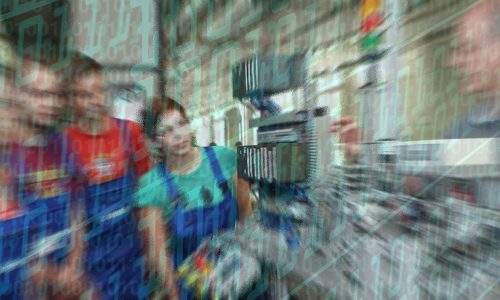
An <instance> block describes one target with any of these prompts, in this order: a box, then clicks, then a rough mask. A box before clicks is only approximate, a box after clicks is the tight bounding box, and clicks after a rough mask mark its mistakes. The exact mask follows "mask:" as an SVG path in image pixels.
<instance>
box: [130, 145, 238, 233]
mask: <svg viewBox="0 0 500 300" xmlns="http://www.w3.org/2000/svg"><path fill="white" fill-rule="evenodd" d="M211 148H212V149H213V150H214V152H215V155H216V157H217V161H218V162H219V165H220V167H221V169H222V173H223V175H224V178H225V179H226V180H227V183H228V186H229V188H230V190H231V192H232V193H233V195H235V191H236V188H235V185H234V182H233V176H234V174H235V172H236V163H237V162H236V152H235V151H234V150H232V149H230V148H226V147H220V146H219V147H211ZM200 154H201V156H202V161H201V163H200V166H199V167H198V168H197V169H196V170H194V171H193V172H192V173H189V174H186V175H177V174H172V176H173V178H174V182H175V184H176V186H177V188H178V189H179V191H180V192H181V193H182V194H183V196H184V199H185V200H184V203H183V208H184V209H185V210H189V209H193V208H197V207H203V206H210V205H214V204H217V203H220V202H222V200H224V197H223V195H222V191H221V189H220V188H219V186H218V185H217V180H216V178H215V175H214V173H213V171H212V168H211V166H210V161H209V159H208V157H207V154H206V153H205V150H203V149H202V148H200ZM134 202H135V205H136V206H137V207H158V208H161V209H162V210H163V216H164V221H165V223H167V222H168V221H170V219H171V217H172V214H173V211H174V201H173V199H170V198H169V194H168V191H167V186H166V182H165V180H164V178H163V176H162V174H161V172H160V171H159V170H158V167H154V168H153V169H151V170H150V171H149V172H148V173H146V174H144V175H143V176H141V178H140V179H139V182H138V187H137V190H136V192H135V194H134Z"/></svg>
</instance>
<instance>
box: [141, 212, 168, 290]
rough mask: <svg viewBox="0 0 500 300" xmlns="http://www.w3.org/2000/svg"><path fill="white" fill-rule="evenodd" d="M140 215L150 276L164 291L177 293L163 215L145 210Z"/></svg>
mask: <svg viewBox="0 0 500 300" xmlns="http://www.w3.org/2000/svg"><path fill="white" fill-rule="evenodd" d="M140 215H141V217H140V218H141V222H140V230H141V232H142V235H143V239H144V246H145V254H146V255H145V257H146V262H147V266H148V270H149V276H150V277H151V279H153V280H154V281H158V282H159V284H160V286H161V288H162V289H168V290H169V291H176V287H177V283H176V280H175V276H174V268H173V265H172V262H171V259H170V253H169V251H168V249H167V248H166V244H167V231H166V229H165V228H164V224H163V222H162V220H161V213H160V212H158V211H156V210H155V209H150V208H145V209H141V210H140Z"/></svg>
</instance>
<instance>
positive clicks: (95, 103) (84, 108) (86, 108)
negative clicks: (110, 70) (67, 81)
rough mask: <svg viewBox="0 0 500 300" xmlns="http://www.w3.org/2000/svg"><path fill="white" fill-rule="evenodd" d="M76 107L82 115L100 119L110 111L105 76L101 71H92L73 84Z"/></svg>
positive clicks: (72, 92) (72, 89)
mask: <svg viewBox="0 0 500 300" xmlns="http://www.w3.org/2000/svg"><path fill="white" fill-rule="evenodd" d="M71 95H72V99H73V103H74V106H75V107H74V108H75V110H76V112H77V114H78V115H79V116H80V117H84V118H89V119H99V118H100V117H102V116H103V115H105V114H107V112H108V108H109V107H108V106H109V105H108V103H107V97H106V86H105V81H104V76H103V74H102V73H100V72H91V73H88V74H85V75H82V76H78V77H77V79H76V80H75V81H74V82H73V83H72V84H71Z"/></svg>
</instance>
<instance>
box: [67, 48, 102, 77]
mask: <svg viewBox="0 0 500 300" xmlns="http://www.w3.org/2000/svg"><path fill="white" fill-rule="evenodd" d="M103 71H104V68H103V66H102V65H101V64H100V63H99V62H97V61H96V60H95V59H93V58H92V57H90V56H87V55H85V54H83V53H81V52H74V53H73V54H72V59H71V73H70V81H71V82H74V81H75V80H77V79H78V78H80V77H82V76H86V75H89V74H94V73H98V74H99V73H101V74H102V73H103Z"/></svg>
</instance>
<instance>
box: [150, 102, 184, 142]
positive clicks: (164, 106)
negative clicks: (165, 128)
mask: <svg viewBox="0 0 500 300" xmlns="http://www.w3.org/2000/svg"><path fill="white" fill-rule="evenodd" d="M169 110H176V111H178V112H179V113H180V114H181V116H182V117H183V118H184V119H186V121H187V122H188V123H189V118H188V117H187V114H186V110H185V109H184V107H183V106H182V105H181V104H179V102H177V101H175V100H174V99H172V98H170V97H165V98H159V97H158V98H155V99H154V100H153V103H152V111H153V122H152V124H153V133H154V135H156V130H157V129H158V124H159V123H160V117H161V115H163V114H164V113H166V112H167V111H169Z"/></svg>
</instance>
